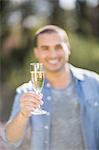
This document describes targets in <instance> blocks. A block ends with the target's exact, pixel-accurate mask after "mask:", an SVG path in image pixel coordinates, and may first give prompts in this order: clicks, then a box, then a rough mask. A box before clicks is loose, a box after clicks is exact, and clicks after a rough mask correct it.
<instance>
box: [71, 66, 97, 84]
mask: <svg viewBox="0 0 99 150" xmlns="http://www.w3.org/2000/svg"><path fill="white" fill-rule="evenodd" d="M71 71H72V73H73V75H74V76H75V77H76V78H77V79H79V80H83V81H86V80H90V81H91V80H93V81H96V82H98V83H99V74H98V73H96V72H94V71H90V70H87V69H83V68H78V67H74V66H71Z"/></svg>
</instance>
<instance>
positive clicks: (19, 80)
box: [0, 0, 99, 123]
mask: <svg viewBox="0 0 99 150" xmlns="http://www.w3.org/2000/svg"><path fill="white" fill-rule="evenodd" d="M47 24H54V25H58V26H60V27H62V28H63V29H65V30H66V31H67V33H68V36H69V39H70V44H71V50H72V55H71V57H70V62H71V63H72V64H74V65H75V66H78V67H82V68H86V69H90V70H92V71H95V72H97V73H99V0H0V122H2V123H4V122H6V121H7V120H8V118H9V115H10V111H11V107H12V103H13V99H14V95H15V89H16V87H17V86H20V85H21V84H23V83H24V82H27V81H28V80H29V79H30V74H29V63H30V62H31V61H35V57H34V55H33V41H32V39H33V35H34V33H35V31H36V30H37V29H38V28H39V27H42V26H44V25H47Z"/></svg>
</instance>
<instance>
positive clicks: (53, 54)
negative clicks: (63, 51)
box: [50, 49, 57, 58]
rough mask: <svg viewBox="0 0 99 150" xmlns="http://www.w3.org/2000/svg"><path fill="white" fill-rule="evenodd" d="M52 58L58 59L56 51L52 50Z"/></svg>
mask: <svg viewBox="0 0 99 150" xmlns="http://www.w3.org/2000/svg"><path fill="white" fill-rule="evenodd" d="M50 56H51V58H56V57H57V53H56V50H55V49H51V53H50Z"/></svg>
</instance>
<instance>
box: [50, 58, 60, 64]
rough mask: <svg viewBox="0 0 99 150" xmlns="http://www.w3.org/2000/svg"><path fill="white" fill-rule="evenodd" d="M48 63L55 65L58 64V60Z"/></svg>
mask: <svg viewBox="0 0 99 150" xmlns="http://www.w3.org/2000/svg"><path fill="white" fill-rule="evenodd" d="M49 63H50V64H56V63H58V60H57V59H56V60H50V61H49Z"/></svg>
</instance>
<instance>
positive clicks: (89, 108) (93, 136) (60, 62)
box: [6, 25, 99, 150]
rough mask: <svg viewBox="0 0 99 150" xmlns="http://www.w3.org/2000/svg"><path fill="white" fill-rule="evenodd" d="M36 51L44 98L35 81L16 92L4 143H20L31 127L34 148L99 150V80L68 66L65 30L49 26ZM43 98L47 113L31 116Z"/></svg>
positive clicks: (42, 31)
mask: <svg viewBox="0 0 99 150" xmlns="http://www.w3.org/2000/svg"><path fill="white" fill-rule="evenodd" d="M34 52H35V55H36V57H37V58H38V60H39V62H41V63H43V64H44V69H45V83H44V87H43V90H42V93H43V98H42V96H41V95H40V94H38V95H37V94H35V92H33V91H32V85H31V82H29V83H26V84H24V85H22V86H21V87H19V88H17V94H16V97H15V101H14V105H13V109H12V113H11V117H10V121H9V122H8V123H7V125H6V139H7V141H9V142H10V143H12V144H15V145H17V146H18V145H19V144H20V143H21V142H22V139H23V137H24V135H25V133H26V130H27V128H28V126H30V127H31V129H32V130H31V150H99V76H98V75H97V74H96V73H93V72H90V71H87V70H83V69H80V68H75V67H74V66H72V65H70V64H69V63H68V60H69V56H70V53H71V51H70V45H69V41H68V37H67V34H66V32H65V31H64V30H63V29H61V28H60V27H57V26H54V25H47V26H45V27H43V28H41V29H40V30H38V31H37V33H36V34H35V37H34ZM41 100H43V102H44V103H43V105H42V108H43V109H44V110H46V111H47V112H48V113H47V114H46V115H32V113H31V112H32V111H35V109H36V108H38V106H39V105H40V103H41Z"/></svg>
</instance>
